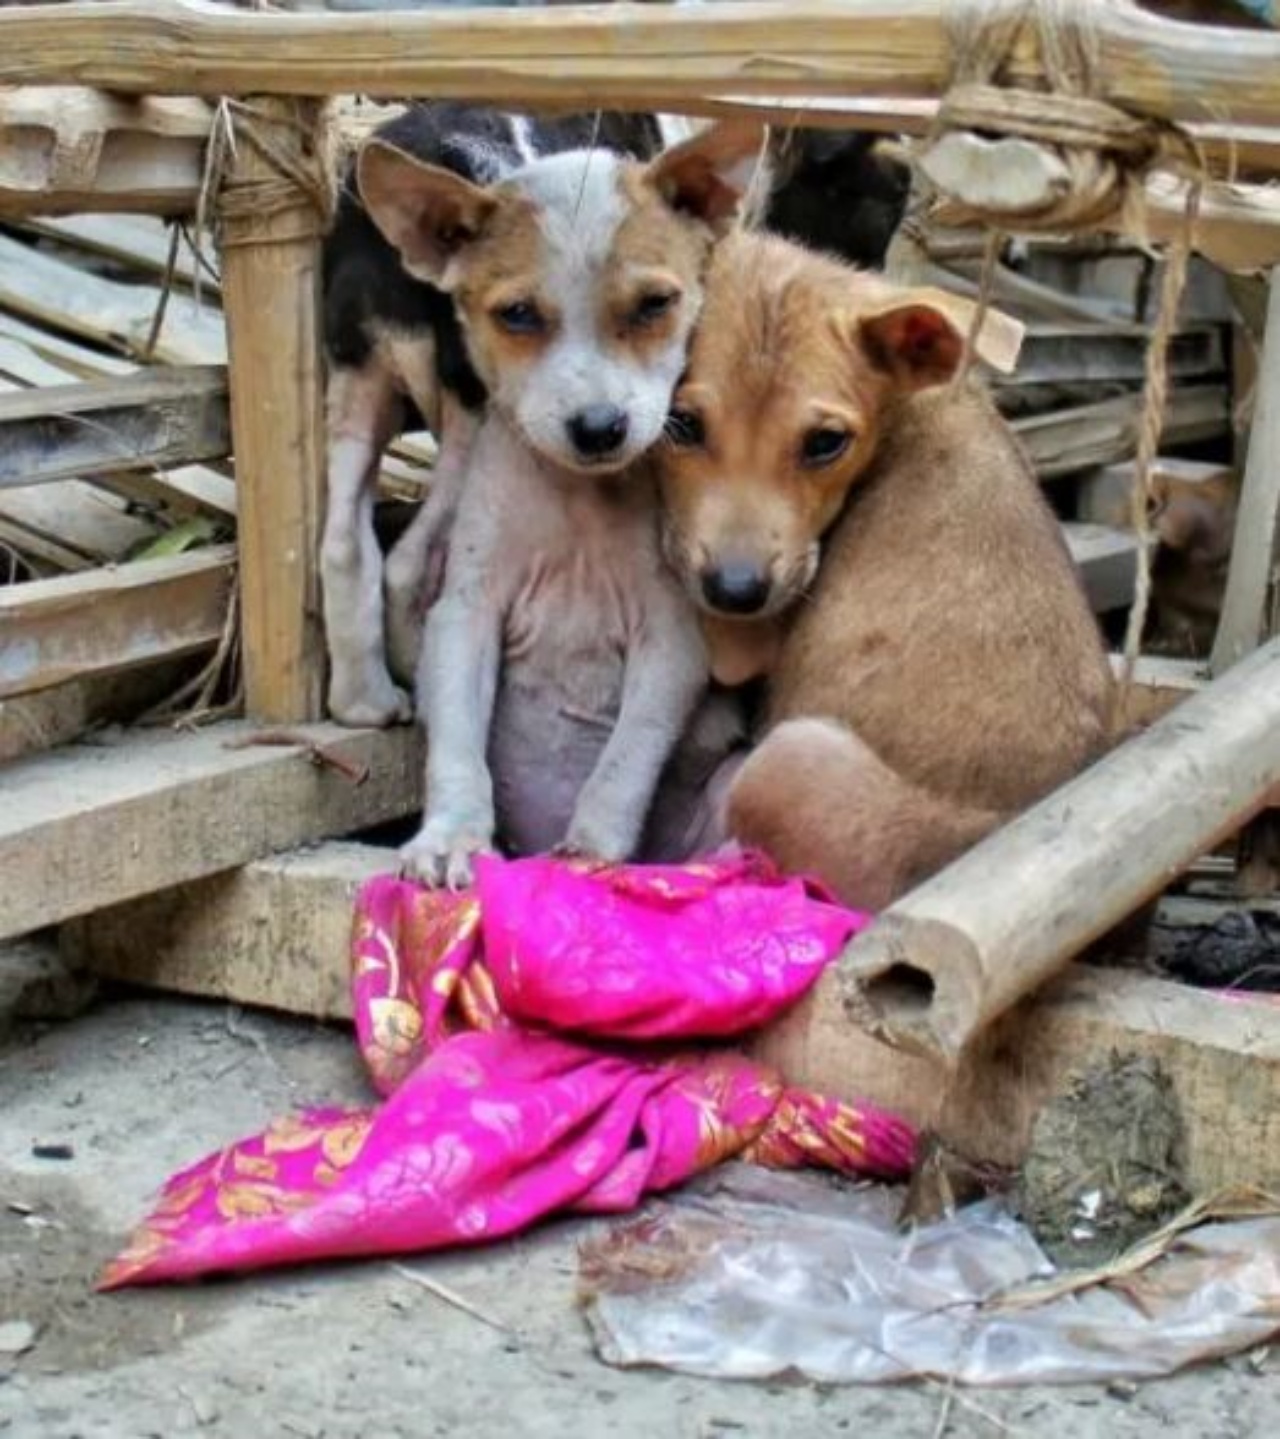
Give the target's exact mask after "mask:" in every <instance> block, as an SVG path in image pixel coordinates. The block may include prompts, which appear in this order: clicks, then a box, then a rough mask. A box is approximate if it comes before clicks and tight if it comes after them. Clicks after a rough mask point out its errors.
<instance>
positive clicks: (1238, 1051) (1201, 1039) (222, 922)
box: [63, 844, 1280, 1189]
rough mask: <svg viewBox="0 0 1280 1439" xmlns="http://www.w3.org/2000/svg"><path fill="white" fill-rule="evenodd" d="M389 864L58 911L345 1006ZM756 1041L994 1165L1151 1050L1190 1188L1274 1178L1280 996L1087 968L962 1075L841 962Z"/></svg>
mask: <svg viewBox="0 0 1280 1439" xmlns="http://www.w3.org/2000/svg"><path fill="white" fill-rule="evenodd" d="M395 867H396V855H395V853H394V851H392V850H388V849H380V848H373V847H372V846H368V845H353V844H325V845H321V846H320V847H319V848H317V849H312V850H306V851H301V852H299V853H296V854H288V855H277V856H273V857H271V858H269V859H264V860H260V861H257V862H255V863H253V864H250V865H247V866H245V867H244V868H243V869H240V870H237V871H235V872H233V873H228V874H220V875H215V876H213V877H212V878H209V879H205V880H200V881H198V882H196V883H193V884H190V885H183V886H179V887H177V888H175V889H173V890H169V891H166V892H165V893H163V894H155V895H151V896H149V897H147V898H145V899H140V900H136V901H132V902H130V903H128V904H123V905H120V906H117V907H115V908H112V909H107V910H100V911H98V912H97V913H95V914H92V915H89V916H87V917H86V918H84V919H83V920H79V921H77V922H75V923H74V924H71V925H68V926H66V928H65V929H64V930H63V942H64V946H65V948H66V950H67V953H68V954H69V956H70V957H71V958H72V959H74V960H75V961H76V962H77V963H80V964H83V965H86V966H87V967H89V968H90V969H93V970H94V971H96V972H97V973H99V974H102V975H104V976H106V977H108V978H112V979H118V980H123V981H126V982H129V983H133V984H142V985H148V986H153V987H157V988H160V989H165V990H175V991H177V992H179V993H183V994H194V995H202V996H206V997H209V998H216V999H221V1000H229V1001H231V1002H233V1003H236V1004H248V1005H263V1006H267V1007H269V1008H272V1009H281V1010H286V1011H288V1012H291V1013H294V1014H305V1015H308V1016H311V1017H314V1018H317V1019H348V1018H349V1017H350V1015H351V1000H350V936H351V922H352V914H353V908H352V905H353V899H354V896H355V891H356V889H357V888H358V887H359V885H360V884H361V883H362V882H363V881H364V880H366V879H368V878H370V877H372V876H373V875H375V874H380V873H386V872H389V871H394V869H395ZM752 1048H753V1051H754V1052H755V1053H756V1054H757V1055H758V1056H759V1057H760V1058H762V1059H764V1060H765V1061H767V1062H768V1063H771V1064H774V1065H776V1066H777V1067H778V1068H779V1069H780V1070H781V1072H782V1073H783V1074H784V1075H785V1076H786V1077H787V1079H788V1081H789V1082H791V1083H794V1084H804V1085H809V1086H812V1087H814V1088H816V1089H819V1090H822V1091H824V1092H826V1093H830V1094H836V1095H839V1096H841V1097H842V1098H845V1099H851V1100H857V1099H869V1100H872V1101H875V1102H878V1103H881V1104H884V1105H887V1106H890V1107H892V1108H895V1109H898V1110H900V1111H902V1112H903V1113H905V1114H906V1115H907V1116H908V1117H909V1118H911V1119H912V1120H914V1121H915V1122H916V1123H919V1124H925V1125H936V1126H937V1127H939V1128H940V1129H941V1131H942V1133H943V1135H944V1137H945V1138H946V1139H948V1140H949V1141H950V1142H952V1143H954V1144H957V1145H960V1146H961V1147H963V1148H965V1149H967V1150H969V1151H971V1152H972V1153H974V1154H975V1155H977V1156H978V1157H981V1158H984V1159H989V1160H992V1161H995V1162H997V1163H1002V1164H1004V1163H1017V1162H1018V1160H1019V1159H1020V1158H1021V1157H1022V1155H1023V1153H1024V1152H1025V1149H1026V1145H1027V1140H1028V1137H1029V1134H1030V1128H1031V1124H1032V1121H1033V1120H1034V1118H1035V1115H1036V1112H1037V1111H1038V1109H1039V1107H1040V1106H1041V1105H1042V1104H1043V1103H1044V1101H1045V1100H1047V1099H1048V1098H1050V1097H1051V1096H1052V1095H1054V1094H1055V1093H1059V1092H1061V1090H1062V1089H1063V1088H1065V1086H1066V1084H1067V1082H1068V1080H1069V1079H1070V1076H1071V1074H1072V1073H1073V1072H1074V1071H1076V1070H1078V1069H1081V1068H1084V1067H1086V1066H1088V1065H1090V1064H1093V1063H1097V1062H1100V1061H1103V1060H1105V1059H1106V1058H1107V1056H1108V1055H1109V1054H1111V1053H1118V1054H1121V1055H1128V1054H1149V1055H1152V1056H1153V1057H1155V1058H1156V1059H1158V1060H1159V1061H1160V1062H1161V1064H1162V1065H1164V1066H1165V1068H1166V1069H1167V1071H1168V1073H1169V1074H1170V1076H1171V1078H1172V1080H1173V1085H1174V1089H1175V1092H1176V1093H1177V1095H1178V1098H1179V1100H1180V1102H1181V1105H1182V1111H1183V1117H1184V1120H1185V1122H1186V1127H1187V1139H1188V1159H1189V1165H1190V1173H1191V1178H1192V1182H1193V1184H1194V1185H1195V1186H1196V1187H1197V1188H1201V1189H1212V1188H1216V1187H1217V1186H1219V1185H1221V1184H1227V1183H1241V1182H1247V1181H1255V1182H1261V1183H1265V1184H1277V1183H1280V1007H1273V1008H1268V1007H1267V1006H1266V1005H1262V1004H1252V1005H1251V1004H1246V1003H1244V1002H1239V1003H1233V1002H1230V1001H1227V1000H1224V999H1220V998H1218V997H1216V996H1209V995H1206V994H1204V993H1203V992H1197V991H1194V990H1188V989H1185V988H1183V987H1182V986H1180V985H1174V984H1170V983H1168V982H1166V981H1163V980H1159V979H1152V978H1150V977H1148V976H1146V975H1142V974H1135V973H1132V972H1129V971H1115V970H1092V969H1088V968H1084V967H1077V968H1075V969H1073V970H1072V971H1071V972H1070V973H1069V974H1068V975H1066V976H1064V977H1062V978H1060V979H1059V980H1057V981H1055V982H1054V983H1053V984H1051V985H1050V986H1049V987H1048V988H1047V989H1045V990H1044V991H1043V992H1042V993H1041V994H1039V995H1037V996H1036V997H1035V998H1034V999H1032V1000H1029V1001H1027V1002H1026V1003H1025V1004H1023V1005H1021V1006H1019V1007H1018V1008H1017V1010H1016V1011H1014V1012H1013V1013H1012V1014H1011V1015H1010V1016H1008V1018H1007V1019H1006V1020H1005V1021H1003V1022H1002V1023H1000V1024H999V1025H998V1026H997V1027H996V1029H995V1031H993V1033H992V1034H991V1035H990V1036H988V1037H987V1039H986V1040H985V1041H984V1043H983V1045H982V1046H981V1048H980V1050H978V1051H975V1052H974V1053H973V1054H971V1055H969V1056H967V1057H966V1059H965V1061H964V1062H963V1064H962V1067H961V1069H960V1071H959V1072H958V1073H957V1074H956V1075H954V1076H953V1075H948V1074H946V1073H945V1072H943V1071H942V1070H940V1069H937V1068H935V1067H934V1066H932V1065H931V1064H929V1062H928V1061H926V1060H923V1059H917V1058H914V1057H912V1056H908V1055H905V1054H902V1053H901V1052H899V1051H896V1050H892V1049H889V1048H888V1047H887V1046H885V1045H883V1044H880V1043H878V1042H877V1041H876V1040H874V1039H872V1038H870V1037H869V1036H868V1035H866V1034H865V1033H864V1032H863V1031H862V1030H860V1029H858V1028H857V1027H856V1026H854V1025H852V1024H850V1023H849V1021H848V1019H847V1018H846V1016H845V1014H844V1010H843V1007H842V1003H841V991H840V985H839V983H838V982H837V979H836V976H835V975H834V974H832V975H829V976H828V977H827V978H825V979H824V980H823V981H821V982H820V983H819V985H818V987H817V989H816V990H815V991H814V992H813V993H812V994H811V995H810V996H809V997H808V998H807V999H805V1000H804V1001H802V1002H801V1003H800V1004H799V1005H798V1006H797V1007H796V1008H795V1009H794V1010H792V1011H791V1012H790V1013H789V1014H787V1015H785V1016H784V1017H783V1018H782V1019H781V1020H779V1021H778V1022H777V1023H775V1024H773V1025H771V1026H769V1028H768V1029H767V1030H765V1031H764V1032H763V1033H762V1034H761V1035H760V1036H759V1038H758V1039H757V1040H755V1041H754V1042H753V1045H752Z"/></svg>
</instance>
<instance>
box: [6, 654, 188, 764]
mask: <svg viewBox="0 0 1280 1439" xmlns="http://www.w3.org/2000/svg"><path fill="white" fill-rule="evenodd" d="M192 668H193V661H192V660H191V659H190V658H186V659H177V660H172V661H170V662H168V663H160V664H154V665H148V666H147V667H146V668H145V669H137V670H130V671H129V672H128V673H127V674H108V675H94V676H92V677H91V678H89V679H80V680H72V681H70V682H69V683H67V684H64V685H57V686H56V687H55V688H53V689H48V690H41V691H40V692H39V693H38V694H33V695H22V696H20V697H19V698H17V699H8V700H0V765H3V764H10V763H12V762H13V761H14V760H17V759H21V758H22V757H23V756H24V755H29V754H38V753H40V752H41V751H42V750H50V749H53V747H54V746H55V745H65V744H70V743H71V741H72V740H75V739H79V738H80V737H81V736H82V735H85V734H87V733H88V732H89V731H90V730H93V729H99V728H101V727H102V726H104V725H111V724H128V723H129V722H130V721H131V720H135V719H137V717H138V716H139V715H140V714H143V713H144V712H145V711H146V710H149V709H151V708H152V707H153V706H154V705H158V704H161V703H162V702H163V701H164V700H166V699H167V698H168V697H169V696H170V695H172V694H173V693H174V692H175V691H176V690H177V689H178V687H179V686H180V685H181V684H182V683H183V681H184V680H186V679H188V678H190V673H191V669H192Z"/></svg>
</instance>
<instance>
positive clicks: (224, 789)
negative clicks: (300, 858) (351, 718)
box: [0, 723, 423, 938]
mask: <svg viewBox="0 0 1280 1439" xmlns="http://www.w3.org/2000/svg"><path fill="white" fill-rule="evenodd" d="M261 733H263V732H262V731H260V730H259V729H258V728H257V727H256V726H254V725H250V724H244V723H235V724H220V725H215V726H211V727H210V728H208V729H203V730H200V731H198V732H196V733H183V734H177V733H171V732H161V731H156V730H147V731H135V732H132V733H127V734H126V736H125V738H124V739H123V740H121V741H120V742H119V743H118V744H112V745H106V746H91V745H76V746H71V747H69V748H67V749H62V750H56V751H54V752H53V753H52V754H47V755H38V756H35V757H32V758H30V759H25V760H20V761H19V762H18V763H16V764H13V765H10V766H8V767H7V768H6V770H5V775H4V804H3V805H2V806H0V874H3V875H4V884H3V885H0V938H5V937H8V936H10V935H15V934H22V933H24V932H27V931H30V930H34V929H40V928H43V927H44V926H46V925H50V924H57V923H60V922H62V921H63V920H66V919H71V918H73V917H75V916H77V915H83V914H89V913H91V912H92V911H94V910H96V909H102V908H104V907H106V906H108V905H113V904H119V903H121V902H123V901H124V900H128V899H135V898H137V897H139V896H140V895H144V894H151V893H154V892H155V891H157V890H160V889H167V888H170V887H171V886H173V885H175V884H185V883H188V882H189V881H191V880H195V879H201V878H204V877H206V876H208V875H211V874H217V873H219V872H220V871H222V870H227V869H232V868H234V867H236V866H238V865H243V864H247V863H248V862H249V861H250V860H254V859H259V858H261V857H262V856H264V855H267V854H271V853H273V852H275V851H279V850H284V849H291V848H293V847H295V846H297V845H299V844H307V843H311V842H314V841H316V840H319V839H323V838H327V837H330V836H335V835H343V834H350V833H353V832H356V831H358V830H361V829H364V828H366V827H368V826H370V825H374V824H378V823H381V822H383V821H386V820H390V819H395V818H398V817H400V816H402V815H404V814H407V813H410V812H412V811H413V810H414V809H416V808H417V807H418V806H419V805H420V804H421V794H422V770H423V751H422V742H421V739H420V736H419V733H418V730H417V727H416V726H412V725H406V726H402V727H401V728H399V729H395V730H378V731H371V730H345V729H341V728H340V727H338V726H336V725H309V726H307V727H305V728H304V729H302V730H300V731H298V732H297V733H298V734H300V735H301V737H302V738H304V739H305V740H307V741H309V742H310V743H312V744H315V745H319V746H322V747H323V749H324V751H325V753H327V754H328V755H330V756H331V757H333V758H334V759H336V760H337V761H338V762H339V763H340V764H341V765H342V766H343V769H344V770H346V771H348V772H343V771H342V770H338V769H335V768H333V767H331V766H330V765H328V764H325V765H321V766H317V765H315V764H314V763H311V762H309V760H308V756H307V751H306V750H305V749H302V748H293V747H284V748H282V747H278V746H275V745H253V744H249V745H245V747H243V748H235V747H233V746H235V745H237V744H243V742H244V741H247V740H251V739H252V738H253V736H255V735H258V734H261ZM268 733H269V732H268ZM291 733H293V732H292V731H291ZM229 746H231V747H229ZM364 770H367V771H368V778H367V779H366V781H365V782H364V783H363V784H358V783H355V782H354V781H353V779H352V777H351V772H357V773H358V772H360V771H364Z"/></svg>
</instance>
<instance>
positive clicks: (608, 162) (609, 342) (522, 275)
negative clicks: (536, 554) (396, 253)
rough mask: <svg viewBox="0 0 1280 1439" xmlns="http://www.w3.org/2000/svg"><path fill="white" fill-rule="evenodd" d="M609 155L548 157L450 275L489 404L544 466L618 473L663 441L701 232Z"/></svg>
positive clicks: (697, 287)
mask: <svg viewBox="0 0 1280 1439" xmlns="http://www.w3.org/2000/svg"><path fill="white" fill-rule="evenodd" d="M639 173H640V172H639V167H637V166H635V165H631V164H629V163H628V162H627V161H625V160H623V159H621V158H620V157H618V156H617V155H614V154H612V153H610V152H607V151H593V152H586V151H571V152H568V153H565V154H560V155H554V156H549V157H547V158H545V159H542V160H538V161H535V162H534V163H533V164H531V165H529V166H527V167H525V168H524V169H522V170H520V171H518V172H516V173H514V174H512V175H510V176H508V177H507V179H506V180H505V181H504V182H503V183H502V184H501V185H500V186H498V187H497V188H496V189H495V191H494V192H493V193H494V194H495V195H496V196H498V197H499V198H500V203H501V208H502V211H503V213H502V215H501V216H500V217H498V218H495V220H494V222H493V223H491V224H490V225H489V226H487V227H486V231H485V234H484V235H483V236H482V237H481V238H480V239H479V240H478V241H477V242H476V244H475V245H474V246H470V247H467V251H466V252H465V253H464V254H462V255H460V256H459V258H458V261H457V265H456V270H455V272H454V273H452V274H451V275H449V276H448V277H447V283H448V288H450V289H452V290H453V291H454V293H455V295H456V297H457V299H458V303H459V312H460V314H461V316H462V319H463V322H464V325H465V326H466V329H467V333H468V338H469V341H470V347H471V351H472V355H473V358H474V360H475V363H476V366H477V369H478V370H479V371H480V374H481V376H482V378H483V379H484V381H485V384H486V385H487V387H488V389H489V392H490V399H491V402H492V403H493V404H494V405H495V406H496V407H497V408H499V409H500V410H501V411H502V412H503V413H504V414H505V415H506V417H507V418H508V419H509V420H510V421H511V422H512V423H513V424H514V425H515V426H516V428H517V429H518V430H519V432H520V433H521V434H523V435H524V437H525V438H526V440H527V441H528V443H529V444H530V445H531V446H532V447H533V448H534V449H535V450H537V451H538V452H539V453H540V454H542V455H543V456H544V457H545V458H546V459H547V460H548V461H550V462H551V463H553V464H555V465H557V466H559V467H561V468H566V469H570V470H574V471H578V472H582V473H590V474H607V473H611V472H614V471H617V470H620V469H622V468H624V467H625V466H626V465H629V464H630V463H632V462H633V461H634V460H635V459H636V458H637V457H638V456H639V455H641V454H642V453H643V452H644V451H645V450H647V449H648V448H649V447H650V446H651V445H653V444H654V443H655V442H656V441H657V440H658V438H659V437H660V436H661V434H662V429H663V425H664V424H665V422H666V416H667V410H668V406H669V404H670V400H671V394H672V391H673V390H674V388H675V386H676V383H677V382H678V380H679V378H680V374H681V371H682V369H683V367H684V359H685V352H686V349H687V347H688V341H689V335H690V332H691V330H692V327H693V323H694V320H695V319H696V317H697V311H698V307H699V304H700V302H701V270H702V266H703V262H704V259H705V255H706V253H707V249H708V246H709V243H710V235H709V232H708V231H706V230H705V228H704V227H703V226H701V225H700V224H698V222H696V221H694V220H692V219H691V218H690V217H688V216H686V215H682V214H680V213H678V212H677V211H676V210H675V209H674V208H672V207H671V206H670V205H669V204H667V203H666V202H665V201H664V200H663V198H662V197H661V196H660V195H659V194H658V192H657V190H656V189H655V188H654V187H653V186H652V185H649V184H647V183H645V182H644V181H643V180H642V179H640V178H639Z"/></svg>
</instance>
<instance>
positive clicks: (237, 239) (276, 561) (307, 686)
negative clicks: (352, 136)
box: [220, 99, 325, 722]
mask: <svg viewBox="0 0 1280 1439" xmlns="http://www.w3.org/2000/svg"><path fill="white" fill-rule="evenodd" d="M232 113H233V115H234V116H235V117H236V118H235V121H234V123H235V135H236V144H235V154H234V157H233V158H232V160H231V162H230V168H229V173H228V176H227V181H226V185H225V187H224V188H223V190H222V193H221V196H220V201H221V205H222V243H223V247H224V248H223V264H222V295H223V304H224V307H225V310H226V316H227V335H228V353H229V357H230V377H229V379H230V391H231V429H232V442H233V450H234V456H235V467H236V483H237V486H238V489H239V492H240V504H239V540H240V585H241V615H242V616H243V640H244V670H245V702H246V708H247V711H248V713H249V715H250V716H251V717H252V718H254V719H259V720H268V721H277V722H278V721H286V722H287V721H296V720H309V719H318V718H320V716H321V714H322V710H323V696H324V643H323V634H322V629H321V623H320V589H319V578H318V561H319V549H320V527H321V522H322V518H323V510H324V468H325V467H324V458H325V444H324V396H323V392H322V386H323V376H322V358H321V353H320V329H319V325H320V239H321V233H322V231H323V228H324V225H325V216H324V214H323V213H322V212H321V210H320V208H318V207H317V204H316V203H315V198H314V197H313V196H312V195H310V194H308V193H307V191H305V190H303V189H300V188H298V187H296V186H295V185H293V183H292V181H290V180H289V179H288V178H286V175H285V174H284V173H282V171H283V170H285V169H289V170H294V171H295V173H299V174H317V173H318V170H317V165H316V159H315V147H316V144H317V141H318V139H319V129H320V121H321V118H322V109H321V105H320V103H319V102H316V101H310V100H272V99H263V100H257V101H251V102H248V103H247V104H246V105H245V106H244V107H239V108H237V109H236V110H234V111H233V112H232ZM268 152H270V158H269V154H268Z"/></svg>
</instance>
